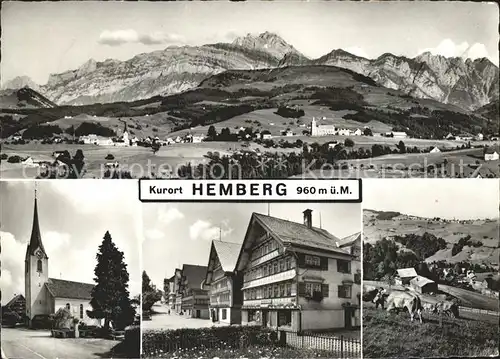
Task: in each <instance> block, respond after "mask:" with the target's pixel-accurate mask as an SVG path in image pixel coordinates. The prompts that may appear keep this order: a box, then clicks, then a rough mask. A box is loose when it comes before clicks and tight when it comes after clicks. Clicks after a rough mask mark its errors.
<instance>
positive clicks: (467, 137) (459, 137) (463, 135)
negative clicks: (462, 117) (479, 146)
mask: <svg viewBox="0 0 500 359" xmlns="http://www.w3.org/2000/svg"><path fill="white" fill-rule="evenodd" d="M473 139H474V136H472V135H470V134H467V133H461V134H459V135H457V136H455V140H457V141H470V140H473Z"/></svg>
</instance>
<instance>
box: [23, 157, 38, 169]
mask: <svg viewBox="0 0 500 359" xmlns="http://www.w3.org/2000/svg"><path fill="white" fill-rule="evenodd" d="M21 164H22V165H23V166H25V167H37V166H39V164H38V163H36V162H35V161H34V160H33V157H31V156H28V157H26V158H25V159H24V160H22V162H21Z"/></svg>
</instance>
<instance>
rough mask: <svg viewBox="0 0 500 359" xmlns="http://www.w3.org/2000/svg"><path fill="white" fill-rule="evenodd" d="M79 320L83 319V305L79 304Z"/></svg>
mask: <svg viewBox="0 0 500 359" xmlns="http://www.w3.org/2000/svg"><path fill="white" fill-rule="evenodd" d="M80 319H83V304H80Z"/></svg>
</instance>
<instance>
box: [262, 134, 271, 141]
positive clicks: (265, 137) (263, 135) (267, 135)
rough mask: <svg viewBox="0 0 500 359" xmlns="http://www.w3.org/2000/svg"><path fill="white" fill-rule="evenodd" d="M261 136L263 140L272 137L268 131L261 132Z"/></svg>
mask: <svg viewBox="0 0 500 359" xmlns="http://www.w3.org/2000/svg"><path fill="white" fill-rule="evenodd" d="M261 138H262V139H263V140H270V139H272V138H273V136H272V135H271V134H270V133H262V134H261Z"/></svg>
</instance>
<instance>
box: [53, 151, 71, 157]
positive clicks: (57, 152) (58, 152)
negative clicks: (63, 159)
mask: <svg viewBox="0 0 500 359" xmlns="http://www.w3.org/2000/svg"><path fill="white" fill-rule="evenodd" d="M67 153H68V151H54V152H52V157H54V158H57V157H59V156H61V155H65V154H67Z"/></svg>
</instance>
